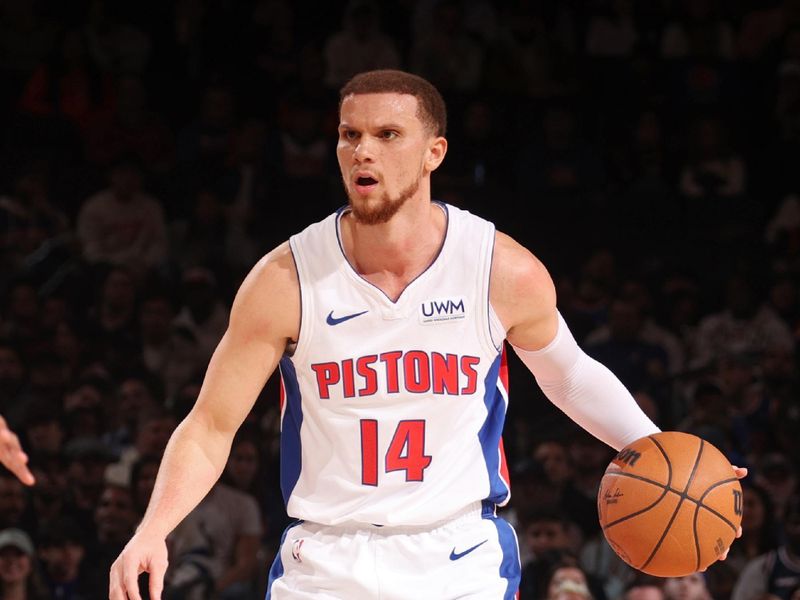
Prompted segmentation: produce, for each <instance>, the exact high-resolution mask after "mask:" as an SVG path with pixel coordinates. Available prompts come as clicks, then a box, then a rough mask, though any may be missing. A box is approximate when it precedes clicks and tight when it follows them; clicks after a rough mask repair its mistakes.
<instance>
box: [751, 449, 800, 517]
mask: <svg viewBox="0 0 800 600" xmlns="http://www.w3.org/2000/svg"><path fill="white" fill-rule="evenodd" d="M754 466H755V474H754V478H753V480H754V482H755V483H756V484H758V485H759V486H760V487H761V488H763V489H764V490H765V491H766V492H767V494H769V499H770V505H771V507H772V509H773V510H774V511H775V514H777V515H783V514H784V513H785V512H786V510H787V505H788V503H789V501H790V500H791V498H792V496H794V495H796V494H797V493H798V491H800V489H799V488H798V477H797V467H796V465H795V464H794V463H793V462H792V460H791V459H790V458H789V457H787V456H786V455H785V454H784V453H783V452H780V451H772V452H767V453H766V454H764V455H763V456H761V457H759V458H758V459H757V460H756V463H755V465H754Z"/></svg>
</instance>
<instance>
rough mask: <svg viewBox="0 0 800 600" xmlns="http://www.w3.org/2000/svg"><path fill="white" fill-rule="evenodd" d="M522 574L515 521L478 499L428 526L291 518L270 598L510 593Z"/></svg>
mask: <svg viewBox="0 0 800 600" xmlns="http://www.w3.org/2000/svg"><path fill="white" fill-rule="evenodd" d="M519 579H520V562H519V547H518V545H517V536H516V534H515V533H514V530H513V528H512V527H511V525H509V524H508V523H507V522H506V521H505V520H504V519H501V518H500V517H497V516H495V511H494V506H493V505H490V504H488V503H486V504H485V505H483V506H482V505H481V503H475V504H474V505H472V506H469V507H467V508H466V509H465V510H463V511H461V512H460V513H459V514H457V515H455V516H453V517H452V518H450V519H447V520H445V521H442V522H440V523H436V524H434V525H431V526H427V527H381V526H379V525H360V524H359V525H352V526H350V525H343V526H342V525H338V526H328V525H319V524H316V523H311V522H308V521H299V522H297V523H295V524H293V525H290V526H289V527H288V528H287V529H286V531H285V532H284V534H283V539H282V540H281V547H280V551H279V553H278V555H277V556H276V557H275V561H274V562H273V564H272V568H271V569H270V572H269V582H268V584H267V600H301V599H303V600H310V599H312V598H313V599H314V600H333V599H336V600H371V599H376V600H377V599H380V600H455V599H456V598H458V599H463V600H467V599H470V600H478V599H480V600H513V599H514V598H517V588H518V587H519Z"/></svg>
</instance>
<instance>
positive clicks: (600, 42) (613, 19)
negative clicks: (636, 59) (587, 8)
mask: <svg viewBox="0 0 800 600" xmlns="http://www.w3.org/2000/svg"><path fill="white" fill-rule="evenodd" d="M604 4H606V6H607V9H606V10H602V11H598V12H597V14H595V15H594V16H592V17H591V19H590V20H589V26H588V28H587V31H586V54H587V55H588V56H590V57H593V58H615V59H624V58H626V57H630V56H631V55H632V54H633V51H634V47H635V45H636V43H637V42H638V40H639V32H638V28H637V23H636V20H635V18H634V3H633V0H611V1H610V2H608V3H604Z"/></svg>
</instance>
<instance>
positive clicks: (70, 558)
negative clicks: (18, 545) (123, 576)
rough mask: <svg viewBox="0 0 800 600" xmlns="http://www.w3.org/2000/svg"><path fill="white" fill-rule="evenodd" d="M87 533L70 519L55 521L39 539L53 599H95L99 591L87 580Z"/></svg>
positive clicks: (41, 559) (42, 559) (38, 545)
mask: <svg viewBox="0 0 800 600" xmlns="http://www.w3.org/2000/svg"><path fill="white" fill-rule="evenodd" d="M86 542H87V539H86V532H85V531H83V530H81V528H80V526H79V525H78V524H77V523H76V522H75V521H73V520H71V519H68V518H63V519H60V520H58V521H56V522H54V523H51V524H50V526H48V527H47V529H45V530H43V531H42V533H41V535H40V536H39V538H38V540H37V544H36V545H37V549H38V552H37V553H38V556H39V560H40V562H41V564H42V567H43V569H42V571H43V576H44V580H45V582H46V585H47V587H48V589H49V591H50V594H51V596H50V597H51V598H58V599H59V600H90V599H91V600H93V599H94V598H99V597H100V595H101V594H100V593H99V590H95V589H92V588H91V586H90V585H89V582H87V581H86V577H85V572H86V568H85V565H84V559H85V558H86Z"/></svg>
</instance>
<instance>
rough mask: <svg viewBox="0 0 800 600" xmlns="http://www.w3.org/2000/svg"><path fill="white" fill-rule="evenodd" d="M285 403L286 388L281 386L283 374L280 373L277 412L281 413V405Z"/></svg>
mask: <svg viewBox="0 0 800 600" xmlns="http://www.w3.org/2000/svg"><path fill="white" fill-rule="evenodd" d="M285 403H286V387H285V386H284V385H283V373H281V392H280V396H279V397H278V410H279V411H280V412H283V405H284V404H285Z"/></svg>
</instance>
